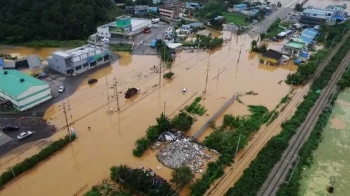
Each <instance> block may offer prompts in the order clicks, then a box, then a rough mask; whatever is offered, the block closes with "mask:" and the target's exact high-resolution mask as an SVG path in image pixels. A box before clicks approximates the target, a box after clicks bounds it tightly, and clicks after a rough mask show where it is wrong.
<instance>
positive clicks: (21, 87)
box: [0, 70, 52, 111]
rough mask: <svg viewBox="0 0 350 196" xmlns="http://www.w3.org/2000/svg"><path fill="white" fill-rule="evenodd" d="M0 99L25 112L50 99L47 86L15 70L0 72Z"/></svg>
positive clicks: (49, 91) (49, 90)
mask: <svg viewBox="0 0 350 196" xmlns="http://www.w3.org/2000/svg"><path fill="white" fill-rule="evenodd" d="M0 97H1V99H2V100H9V101H11V103H12V104H13V105H14V107H15V108H16V109H17V110H19V111H25V110H27V109H29V108H32V107H34V106H36V105H38V104H40V103H43V102H45V101H47V100H49V99H51V98H52V96H51V89H50V86H49V84H47V83H46V82H43V81H42V80H39V79H36V78H34V77H31V76H28V75H26V74H24V73H22V72H20V71H17V70H3V71H0Z"/></svg>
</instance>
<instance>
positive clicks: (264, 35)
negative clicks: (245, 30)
mask: <svg viewBox="0 0 350 196" xmlns="http://www.w3.org/2000/svg"><path fill="white" fill-rule="evenodd" d="M265 38H266V33H262V34H260V42H262V41H263V40H264V39H265Z"/></svg>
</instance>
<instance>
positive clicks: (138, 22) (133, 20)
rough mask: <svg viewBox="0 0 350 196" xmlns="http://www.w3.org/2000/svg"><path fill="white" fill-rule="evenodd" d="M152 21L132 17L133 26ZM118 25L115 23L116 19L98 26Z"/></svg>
mask: <svg viewBox="0 0 350 196" xmlns="http://www.w3.org/2000/svg"><path fill="white" fill-rule="evenodd" d="M148 21H150V20H149V19H145V18H131V28H133V27H136V26H138V25H140V24H142V23H144V22H148ZM116 26H117V25H116V24H115V21H113V22H110V23H108V24H104V25H102V26H99V27H97V28H109V27H116Z"/></svg>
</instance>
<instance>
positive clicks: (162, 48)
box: [157, 40, 174, 64]
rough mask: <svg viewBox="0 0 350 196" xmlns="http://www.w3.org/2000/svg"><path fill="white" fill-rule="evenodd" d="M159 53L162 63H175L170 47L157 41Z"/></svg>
mask: <svg viewBox="0 0 350 196" xmlns="http://www.w3.org/2000/svg"><path fill="white" fill-rule="evenodd" d="M157 51H158V55H159V56H160V58H161V59H162V61H164V62H166V63H169V64H171V63H172V62H173V61H174V59H173V57H172V56H171V54H170V51H169V49H168V46H167V45H166V43H165V42H164V41H163V40H158V41H157Z"/></svg>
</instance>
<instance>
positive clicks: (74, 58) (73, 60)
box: [72, 56, 80, 63]
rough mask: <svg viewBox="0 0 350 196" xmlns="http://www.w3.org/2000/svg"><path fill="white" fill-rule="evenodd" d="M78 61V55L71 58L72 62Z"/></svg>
mask: <svg viewBox="0 0 350 196" xmlns="http://www.w3.org/2000/svg"><path fill="white" fill-rule="evenodd" d="M78 61H80V56H76V57H73V58H72V62H73V63H75V62H78Z"/></svg>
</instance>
